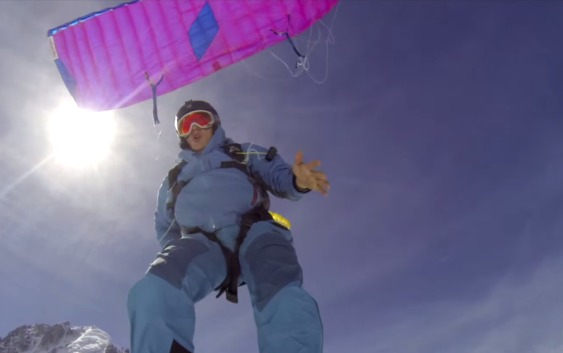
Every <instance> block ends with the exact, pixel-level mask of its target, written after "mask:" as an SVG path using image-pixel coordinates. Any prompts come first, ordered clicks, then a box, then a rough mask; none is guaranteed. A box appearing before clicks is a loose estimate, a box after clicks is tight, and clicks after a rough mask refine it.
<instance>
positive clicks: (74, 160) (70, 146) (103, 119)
mask: <svg viewBox="0 0 563 353" xmlns="http://www.w3.org/2000/svg"><path fill="white" fill-rule="evenodd" d="M114 130H115V125H114V120H113V114H112V113H111V112H101V113H96V112H91V111H87V110H83V109H80V108H78V107H77V106H76V104H74V103H69V104H65V105H62V106H61V107H60V108H59V109H58V110H57V111H56V112H55V113H54V114H53V115H52V117H51V120H50V124H49V133H50V137H51V142H52V143H53V147H54V149H55V158H56V160H57V161H59V162H60V163H63V164H65V165H70V166H74V167H84V166H88V165H94V164H96V163H99V162H101V161H102V160H103V159H104V157H106V156H107V155H108V153H109V151H110V145H111V142H112V140H113V134H114Z"/></svg>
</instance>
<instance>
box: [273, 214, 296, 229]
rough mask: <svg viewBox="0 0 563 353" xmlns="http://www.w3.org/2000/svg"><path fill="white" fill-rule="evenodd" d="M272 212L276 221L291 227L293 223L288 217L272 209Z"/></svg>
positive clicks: (288, 227)
mask: <svg viewBox="0 0 563 353" xmlns="http://www.w3.org/2000/svg"><path fill="white" fill-rule="evenodd" d="M270 214H271V215H272V218H274V221H276V222H277V223H279V224H281V225H282V226H284V227H286V228H287V229H291V223H289V221H288V220H287V219H285V218H283V217H282V216H281V215H279V214H277V213H274V212H272V211H270Z"/></svg>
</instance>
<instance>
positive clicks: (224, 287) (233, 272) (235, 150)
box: [167, 143, 283, 304]
mask: <svg viewBox="0 0 563 353" xmlns="http://www.w3.org/2000/svg"><path fill="white" fill-rule="evenodd" d="M223 152H224V153H225V154H227V155H228V156H229V157H230V158H231V160H230V161H224V162H221V168H235V169H238V170H240V171H241V172H243V173H244V174H246V176H247V177H248V181H249V182H250V183H251V184H252V185H254V187H255V188H257V189H258V190H259V191H260V195H261V196H262V202H261V203H260V204H259V205H258V206H256V207H255V208H253V209H252V210H250V211H248V212H247V213H245V214H243V215H242V217H241V224H240V231H239V234H238V235H237V238H236V243H235V249H234V251H231V250H230V249H229V248H228V247H226V246H225V245H224V244H223V243H222V242H221V241H220V240H219V238H217V235H216V234H215V233H211V232H206V231H204V230H203V229H201V228H199V227H196V228H190V229H188V228H186V227H183V226H182V227H181V231H182V233H183V234H195V233H201V234H203V235H204V236H205V237H206V238H207V239H209V240H210V241H212V242H214V243H216V244H217V245H219V247H220V248H221V251H222V252H223V256H224V257H225V262H226V264H227V275H226V276H225V279H224V280H223V283H221V285H219V287H218V288H216V290H218V291H219V294H217V298H219V297H220V296H221V295H222V294H223V293H225V297H226V298H227V300H228V301H230V302H231V303H235V304H236V303H238V286H239V284H238V281H239V279H240V276H241V267H240V261H239V252H240V248H241V246H242V243H243V242H244V240H245V239H246V236H247V234H248V231H249V230H250V228H251V227H252V226H253V225H254V224H255V223H256V222H261V221H271V220H273V219H274V218H273V217H272V215H271V214H270V213H269V212H268V209H269V207H270V199H269V196H268V191H267V188H266V184H265V183H264V182H263V181H262V180H257V179H256V178H254V177H253V176H252V175H251V174H250V173H249V171H248V169H247V166H246V163H245V157H244V155H243V154H242V153H241V152H242V146H241V145H240V144H238V143H232V144H227V145H224V146H223ZM276 153H277V150H275V148H271V149H270V151H268V156H267V157H268V158H267V159H268V160H271V159H273V158H274V157H275V155H276ZM186 164H187V162H185V161H182V162H180V163H178V164H177V165H176V166H175V167H174V168H172V169H171V170H170V171H169V172H168V183H169V190H171V191H172V198H171V200H169V201H168V202H167V207H168V208H169V209H172V215H174V206H175V204H176V199H177V197H178V195H179V194H180V191H181V190H182V188H183V187H184V186H186V184H187V182H185V181H182V180H180V181H178V176H179V175H180V172H181V171H182V168H183V167H184V166H185V165H186ZM276 225H278V224H277V223H276ZM278 226H280V227H283V226H281V225H278Z"/></svg>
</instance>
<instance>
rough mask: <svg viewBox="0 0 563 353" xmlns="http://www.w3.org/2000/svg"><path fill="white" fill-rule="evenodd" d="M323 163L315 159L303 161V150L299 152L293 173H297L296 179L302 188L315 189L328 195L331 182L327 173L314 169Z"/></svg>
mask: <svg viewBox="0 0 563 353" xmlns="http://www.w3.org/2000/svg"><path fill="white" fill-rule="evenodd" d="M320 165H321V161H319V160H314V161H312V162H310V163H304V162H303V152H301V151H299V152H297V155H296V156H295V162H294V163H293V174H294V175H295V181H296V184H297V186H298V187H299V188H300V189H310V190H315V191H318V192H320V193H321V194H323V195H324V196H327V195H328V190H329V189H330V183H329V182H328V179H327V177H326V174H325V173H323V172H321V171H318V170H314V169H315V168H318V167H319V166H320Z"/></svg>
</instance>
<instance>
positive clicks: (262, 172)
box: [241, 143, 311, 201]
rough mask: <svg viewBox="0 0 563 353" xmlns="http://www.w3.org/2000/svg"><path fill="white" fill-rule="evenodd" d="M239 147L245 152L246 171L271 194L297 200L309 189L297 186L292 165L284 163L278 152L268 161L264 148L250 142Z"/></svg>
mask: <svg viewBox="0 0 563 353" xmlns="http://www.w3.org/2000/svg"><path fill="white" fill-rule="evenodd" d="M241 147H242V150H243V151H244V152H245V153H247V155H246V156H247V158H248V160H247V162H246V166H247V168H248V171H249V172H250V174H251V175H252V176H254V177H255V178H257V179H259V180H262V181H263V182H264V183H265V184H266V186H267V188H268V191H269V192H270V193H271V194H272V195H274V196H276V197H279V198H284V199H289V200H292V201H298V200H300V199H301V198H302V197H303V195H305V194H306V193H308V192H310V191H311V190H308V189H306V190H303V189H299V188H298V187H297V184H296V182H295V181H296V180H295V175H294V174H293V170H292V169H293V168H292V166H291V165H290V164H288V163H286V162H285V161H284V160H283V158H282V157H281V156H280V155H279V154H277V155H276V156H275V158H274V159H273V160H271V161H268V160H266V153H267V152H268V150H267V149H266V148H264V147H262V146H258V145H255V144H250V143H245V144H242V146H241Z"/></svg>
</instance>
